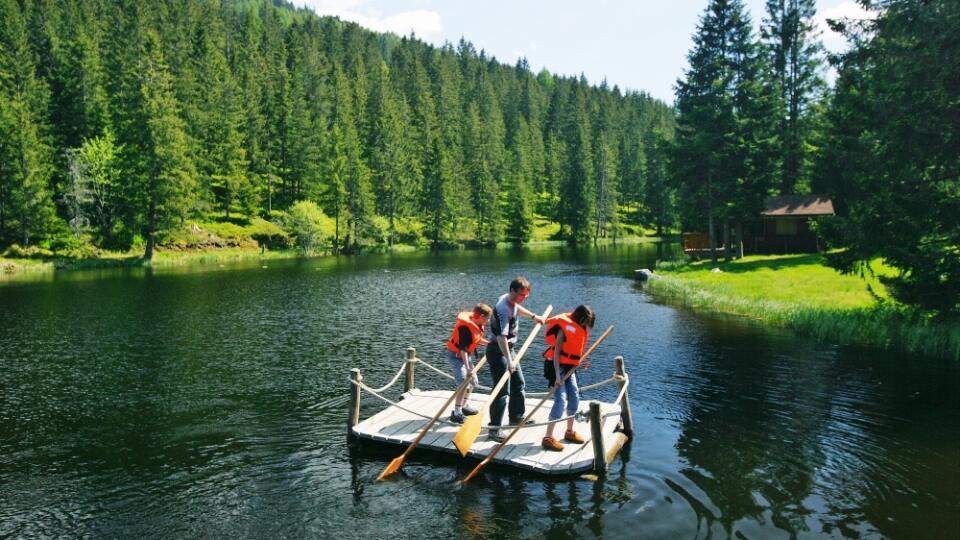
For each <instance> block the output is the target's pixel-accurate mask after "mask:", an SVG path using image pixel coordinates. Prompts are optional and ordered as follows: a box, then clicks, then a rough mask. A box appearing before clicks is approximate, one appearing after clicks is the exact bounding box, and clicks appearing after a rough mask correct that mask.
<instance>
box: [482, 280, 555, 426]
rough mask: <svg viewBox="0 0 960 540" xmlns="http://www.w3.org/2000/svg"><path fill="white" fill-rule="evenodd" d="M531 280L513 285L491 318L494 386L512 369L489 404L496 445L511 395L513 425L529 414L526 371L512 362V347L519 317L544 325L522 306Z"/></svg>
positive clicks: (489, 348) (489, 357) (489, 360)
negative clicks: (525, 386)
mask: <svg viewBox="0 0 960 540" xmlns="http://www.w3.org/2000/svg"><path fill="white" fill-rule="evenodd" d="M530 288H531V285H530V281H528V280H527V278H525V277H522V276H518V277H517V278H515V279H514V280H513V281H511V282H510V292H508V293H507V294H504V295H503V296H501V297H500V299H499V300H497V304H496V306H495V307H494V308H493V317H492V318H491V319H490V332H491V334H492V335H491V338H490V344H489V345H488V346H487V363H488V364H490V374H491V375H492V376H493V385H496V383H497V381H499V380H500V377H502V376H503V374H504V373H506V372H507V370H508V369H509V370H510V380H509V381H507V384H505V385H504V386H503V388H501V389H500V393H498V394H497V397H496V398H494V400H493V403H492V404H491V405H490V425H489V426H488V429H489V432H488V434H487V437H488V438H489V439H490V440H492V441H496V442H503V440H504V438H505V436H504V435H503V434H502V433H501V432H500V426H501V425H502V424H503V411H504V409H506V408H507V396H508V395H509V396H510V398H509V412H510V423H511V424H519V423H520V421H521V420H523V417H524V415H525V413H526V404H525V403H524V400H525V396H524V393H523V387H524V385H525V381H524V379H523V371H522V370H521V369H520V365H519V364H517V363H516V362H514V360H513V346H514V345H515V344H516V342H517V326H518V317H520V316H523V317H530V318H531V319H533V320H534V321H535V322H537V323H540V324H543V322H544V320H543V317H541V316H539V315H537V314H535V313H533V312H532V311H530V310H528V309H527V308H525V307H523V306H522V305H521V304H523V302H524V301H525V300H526V299H527V297H528V296H530Z"/></svg>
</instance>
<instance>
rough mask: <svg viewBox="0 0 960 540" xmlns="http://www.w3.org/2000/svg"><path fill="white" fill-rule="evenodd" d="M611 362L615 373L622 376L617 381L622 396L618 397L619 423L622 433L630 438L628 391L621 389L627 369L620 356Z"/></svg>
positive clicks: (624, 382) (630, 420)
mask: <svg viewBox="0 0 960 540" xmlns="http://www.w3.org/2000/svg"><path fill="white" fill-rule="evenodd" d="M613 363H614V365H615V366H616V367H617V371H616V374H617V375H619V376H620V377H622V379H620V380H618V381H617V385H618V386H619V387H620V391H621V392H623V397H622V398H621V399H620V423H621V424H622V425H623V433H624V434H626V436H627V437H629V438H630V439H631V440H632V439H633V413H631V412H630V397H629V396H628V395H627V394H628V391H626V390H624V389H623V387H624V386H626V384H627V381H626V377H627V371H626V370H625V369H624V368H623V357H622V356H618V357H616V358H614V359H613Z"/></svg>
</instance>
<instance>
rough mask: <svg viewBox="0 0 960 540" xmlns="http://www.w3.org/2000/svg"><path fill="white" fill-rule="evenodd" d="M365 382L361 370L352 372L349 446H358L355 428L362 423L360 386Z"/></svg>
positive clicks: (354, 369) (348, 419) (357, 369)
mask: <svg viewBox="0 0 960 540" xmlns="http://www.w3.org/2000/svg"><path fill="white" fill-rule="evenodd" d="M362 382H363V374H362V373H361V372H360V369H359V368H353V369H351V370H350V409H349V410H348V411H347V412H348V414H347V444H348V445H350V446H356V444H357V442H358V441H357V436H356V435H355V434H354V433H353V428H354V426H356V425H357V424H358V423H360V384H361V383H362Z"/></svg>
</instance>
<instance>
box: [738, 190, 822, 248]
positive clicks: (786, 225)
mask: <svg viewBox="0 0 960 540" xmlns="http://www.w3.org/2000/svg"><path fill="white" fill-rule="evenodd" d="M832 215H834V211H833V202H832V201H831V200H830V199H829V198H827V197H825V196H823V195H780V196H778V197H768V198H767V200H766V201H764V209H763V212H761V213H760V221H759V223H757V224H754V225H753V226H752V227H750V228H749V230H748V233H745V234H744V250H745V251H747V252H749V253H764V254H767V253H814V252H817V251H820V240H819V239H818V238H817V235H816V233H815V232H814V231H813V230H812V229H811V227H810V222H811V220H812V219H813V218H817V217H822V216H832Z"/></svg>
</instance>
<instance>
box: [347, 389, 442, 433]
mask: <svg viewBox="0 0 960 540" xmlns="http://www.w3.org/2000/svg"><path fill="white" fill-rule="evenodd" d="M348 380H349V381H350V383H351V384H355V385H357V386H359V387H360V388H361V389H363V390H366V391H367V392H370V394H372V395H373V396H374V397H377V398H380V399H382V400H383V401H385V402H387V403H389V404H390V405H392V406H394V407H396V408H398V409H400V410H401V411H406V412H408V413H410V414H412V415H414V416H419V417H420V418H423V419H424V420H433V417H432V416H425V415H423V414H422V413H419V412H417V411H414V410H412V409H408V408H406V407H404V406H403V405H400V403H399V402H397V401H393V400H392V399H390V398H387V397H384V396H381V395H380V393H379V391H378V390H376V389H374V388H370V387H369V386H367V385H365V384H363V382H362V381H355V380H353V379H348ZM388 386H389V385H388ZM437 421H438V422H443V423H444V424H449V425H457V426H459V425H460V424H456V423H454V422H450V421H449V420H441V419H437Z"/></svg>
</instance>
